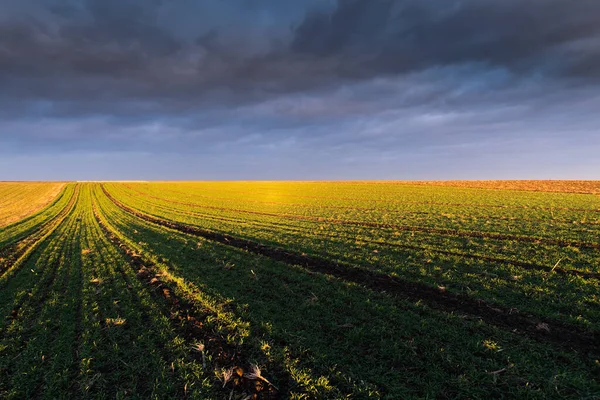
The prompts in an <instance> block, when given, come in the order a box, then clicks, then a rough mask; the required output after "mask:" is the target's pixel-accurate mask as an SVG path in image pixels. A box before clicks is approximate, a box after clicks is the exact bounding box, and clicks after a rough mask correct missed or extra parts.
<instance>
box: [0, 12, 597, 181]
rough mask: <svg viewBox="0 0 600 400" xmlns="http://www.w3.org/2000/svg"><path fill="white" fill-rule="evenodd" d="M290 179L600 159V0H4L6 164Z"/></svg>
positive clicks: (523, 169)
mask: <svg viewBox="0 0 600 400" xmlns="http://www.w3.org/2000/svg"><path fill="white" fill-rule="evenodd" d="M279 179H289V180H329V179H335V180H353V179H361V180H362V179H376V180H390V179H399V180H412V179H600V1H598V0H502V1H499V0H339V1H333V0H303V1H298V0H274V1H266V0H265V1H260V0H228V1H222V0H27V1H23V0H2V1H1V2H0V180H279Z"/></svg>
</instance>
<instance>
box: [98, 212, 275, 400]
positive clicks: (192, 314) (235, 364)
mask: <svg viewBox="0 0 600 400" xmlns="http://www.w3.org/2000/svg"><path fill="white" fill-rule="evenodd" d="M94 214H95V217H96V220H97V221H98V224H99V225H100V227H101V228H102V230H103V232H104V234H105V235H106V237H107V238H108V239H109V240H110V241H111V242H112V243H113V244H114V245H115V246H117V247H118V248H120V249H121V253H122V254H123V255H124V257H126V259H127V260H128V261H129V265H130V266H131V268H132V269H133V270H134V271H135V272H136V277H137V278H138V279H139V280H140V281H141V282H142V283H144V285H146V286H147V287H148V288H149V289H150V290H151V292H152V293H153V295H154V298H155V299H157V300H158V301H160V302H161V303H162V304H163V305H164V306H165V307H166V308H167V309H168V310H169V311H170V314H169V315H170V317H169V318H170V319H171V321H172V322H173V325H174V326H175V327H176V328H177V330H178V331H179V332H180V334H181V335H182V337H183V338H184V339H185V340H186V342H187V343H188V344H189V346H190V348H192V347H193V346H194V345H195V344H197V343H202V344H203V346H204V347H202V348H201V349H200V348H199V349H197V351H192V352H190V354H191V355H192V356H193V357H194V358H195V359H196V361H197V362H199V363H202V364H204V365H205V364H206V363H207V361H206V359H208V355H211V367H212V368H213V369H214V371H229V372H231V377H230V379H229V381H227V383H226V384H223V382H222V381H218V380H216V379H215V385H216V386H217V387H222V388H224V389H226V390H227V394H229V391H234V392H236V393H241V394H244V395H246V396H248V397H245V398H248V399H279V398H280V395H279V390H281V389H279V388H275V387H274V386H273V385H272V384H270V383H267V382H266V381H265V380H261V379H256V378H254V377H253V376H252V375H251V372H252V366H251V364H250V363H249V362H248V361H247V358H246V357H245V356H244V354H243V351H244V349H243V347H242V346H234V345H233V344H230V343H228V342H227V340H226V338H225V337H223V335H222V334H220V333H219V332H216V331H214V330H212V329H211V328H210V327H209V326H208V325H207V324H205V323H204V321H205V320H206V318H207V317H209V316H211V315H210V314H209V313H208V312H207V311H206V310H199V309H198V308H197V307H195V306H194V305H193V301H191V300H189V299H187V298H185V297H181V296H178V295H177V294H175V291H174V290H173V288H172V286H171V285H170V284H169V283H167V282H166V281H165V280H164V279H163V276H162V274H160V273H159V272H158V271H157V269H156V267H155V265H154V263H152V262H151V261H150V260H145V259H144V258H143V257H142V256H140V255H139V254H137V253H136V252H135V251H134V250H132V249H131V248H129V247H128V246H127V245H126V244H125V243H124V242H123V241H121V240H120V239H119V238H118V237H117V236H116V235H114V234H113V233H112V232H111V231H110V229H109V228H108V227H107V226H106V225H104V224H103V223H102V221H101V219H100V218H99V216H98V214H97V212H96V211H94ZM212 316H213V317H214V315H212ZM278 389H279V390H278Z"/></svg>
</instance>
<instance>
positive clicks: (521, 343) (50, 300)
mask: <svg viewBox="0 0 600 400" xmlns="http://www.w3.org/2000/svg"><path fill="white" fill-rule="evenodd" d="M436 185H437V184H436ZM453 185H454V186H434V185H432V184H425V183H420V184H409V183H365V182H353V183H317V182H312V183H310V182H298V183H287V182H281V183H278V182H237V183H231V182H230V183H218V182H211V183H198V182H182V183H170V182H165V183H106V184H98V183H83V184H68V185H65V187H64V188H63V191H62V192H61V195H60V196H58V197H57V198H56V200H55V201H54V202H52V203H50V204H48V205H47V206H46V207H45V208H43V209H41V210H40V211H38V213H37V214H34V215H32V216H29V217H25V218H23V219H22V220H20V221H17V222H15V223H13V224H12V225H9V226H7V227H4V228H1V229H0V252H2V254H4V255H5V262H4V264H0V265H4V267H3V268H2V269H1V270H0V316H2V318H0V397H2V398H7V399H18V398H86V399H87V398H93V399H103V398H165V399H166V398H184V397H185V398H198V399H212V398H214V399H222V398H232V399H242V398H248V396H250V397H254V398H282V399H283V398H292V399H312V398H331V399H339V398H355V399H361V398H389V399H396V398H486V397H492V398H531V399H535V398H539V399H544V398H573V399H575V398H577V399H579V398H589V399H593V398H598V397H599V396H600V379H599V378H598V377H599V375H600V361H599V359H600V345H598V341H597V338H598V337H600V335H599V332H600V315H599V311H598V310H599V309H600V307H598V302H599V301H600V298H599V297H598V293H599V289H600V288H599V287H598V285H599V283H598V282H599V280H598V278H597V277H596V276H595V275H594V274H595V273H598V272H600V271H599V266H600V258H599V257H600V248H598V247H597V246H596V245H598V244H599V242H598V239H597V238H598V236H597V233H598V232H597V231H598V230H599V229H600V198H599V197H598V196H596V195H594V194H593V190H595V189H594V188H595V187H597V186H594V185H595V184H594V183H590V182H579V183H577V185H575V184H568V183H564V182H562V183H556V184H553V183H544V184H543V185H542V184H540V186H539V187H536V186H535V185H534V183H532V182H528V183H527V184H523V185H521V186H519V185H518V184H516V183H510V184H508V183H504V184H497V185H492V184H491V183H488V184H485V185H484V184H482V183H478V184H477V185H476V186H480V187H476V188H469V187H466V184H465V183H455V184H453ZM495 187H499V188H500V189H494V188H495ZM509 188H510V189H521V190H508V189H509ZM590 188H591V189H590ZM490 189H493V190H490ZM523 189H527V190H536V189H537V190H541V191H525V190H523ZM575 189H576V190H575ZM584 189H585V190H587V191H590V193H589V194H587V193H584ZM569 190H573V191H578V192H581V193H566V192H565V191H569ZM545 191H549V192H545ZM466 233H468V235H467V234H466Z"/></svg>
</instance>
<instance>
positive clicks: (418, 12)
mask: <svg viewBox="0 0 600 400" xmlns="http://www.w3.org/2000/svg"><path fill="white" fill-rule="evenodd" d="M599 22H600V2H598V1H596V0H577V1H574V2H573V1H566V0H502V1H496V0H489V1H486V0H462V1H448V0H430V1H417V0H412V1H411V0H407V1H396V0H378V1H360V0H349V1H341V2H340V3H339V5H338V7H337V9H336V10H335V11H334V12H333V13H328V14H327V13H313V14H310V15H309V16H308V17H307V18H306V19H305V20H304V21H303V22H302V24H301V25H300V26H299V27H298V28H297V30H296V37H295V38H294V42H293V44H292V48H293V50H294V51H296V52H298V53H301V54H310V55H313V56H318V57H327V58H329V57H333V58H340V59H342V60H343V61H344V62H343V63H340V64H341V68H340V71H341V72H343V73H346V74H348V75H351V76H369V75H377V74H381V73H402V72H406V71H410V70H416V69H423V68H427V67H431V66H439V65H449V64H456V63H468V62H481V63H488V64H491V65H493V66H502V67H507V68H511V69H514V70H516V71H521V72H531V71H536V70H537V71H540V72H549V73H554V74H557V75H574V76H582V77H587V76H594V77H598V76H600V57H599V56H600V23H599ZM569 55H571V57H568V56H569Z"/></svg>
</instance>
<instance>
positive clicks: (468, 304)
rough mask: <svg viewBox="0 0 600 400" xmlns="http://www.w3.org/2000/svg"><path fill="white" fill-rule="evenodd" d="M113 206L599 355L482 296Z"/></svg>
mask: <svg viewBox="0 0 600 400" xmlns="http://www.w3.org/2000/svg"><path fill="white" fill-rule="evenodd" d="M105 193H106V195H107V197H109V199H111V201H113V203H114V204H115V205H117V206H118V207H120V208H121V209H123V210H124V211H125V212H127V213H129V214H132V215H135V216H137V217H138V218H140V219H143V220H145V221H148V222H151V223H154V224H156V225H160V226H164V227H167V228H170V229H174V230H177V231H180V232H183V233H187V234H191V235H195V236H200V237H203V238H205V239H208V240H211V241H214V242H219V243H222V244H225V245H227V246H231V247H235V248H240V249H244V250H246V251H249V252H252V253H255V254H259V255H263V256H266V257H268V258H271V259H273V260H276V261H282V262H284V263H286V264H291V265H300V266H302V267H304V268H306V269H308V270H310V271H313V272H319V273H324V274H328V275H333V276H335V277H337V278H340V279H342V280H345V281H349V282H354V283H357V284H360V285H363V286H365V287H367V288H369V289H372V290H375V291H378V292H385V293H389V294H392V295H394V296H397V297H399V298H403V299H407V300H410V301H422V302H424V303H426V304H427V305H428V306H430V307H432V308H434V309H438V310H442V311H445V312H459V313H464V314H467V315H471V316H474V317H477V318H480V319H482V320H483V321H485V322H486V323H488V324H490V325H493V326H496V327H500V328H503V329H507V330H510V331H511V332H513V333H517V334H523V335H526V336H528V337H531V338H533V339H536V340H540V341H548V342H552V343H554V344H556V345H559V346H561V347H566V348H569V349H573V350H576V351H581V352H583V353H593V354H600V333H599V332H593V333H588V332H584V331H582V330H580V329H578V328H576V327H573V326H569V325H567V324H565V323H562V322H560V321H550V320H542V319H540V318H538V317H536V316H532V315H526V314H523V313H520V312H519V311H517V310H515V309H506V308H504V307H501V306H498V305H495V304H489V303H487V302H485V301H483V300H477V299H473V298H471V297H468V296H465V295H461V294H454V293H450V292H447V291H446V290H445V289H443V288H433V287H430V286H427V285H425V284H421V283H415V282H408V281H405V280H403V279H401V278H399V277H395V276H391V275H387V274H382V273H378V272H374V271H370V270H367V269H364V268H360V267H356V266H353V265H349V264H343V263H338V262H334V261H331V260H326V259H321V258H318V257H314V256H309V255H306V254H298V253H294V252H291V251H287V250H285V249H281V248H277V247H271V246H265V245H263V244H260V243H256V242H253V241H250V240H246V239H239V238H235V237H232V236H229V235H224V234H220V233H216V232H211V231H207V230H204V229H199V228H195V227H191V226H187V225H183V224H178V223H174V222H170V221H165V220H161V219H158V218H155V217H152V216H149V215H146V214H142V213H139V212H137V211H135V210H132V209H130V208H129V207H127V206H125V205H123V204H121V203H120V202H118V201H117V200H115V199H114V198H112V197H111V196H110V194H108V193H107V192H105Z"/></svg>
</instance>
